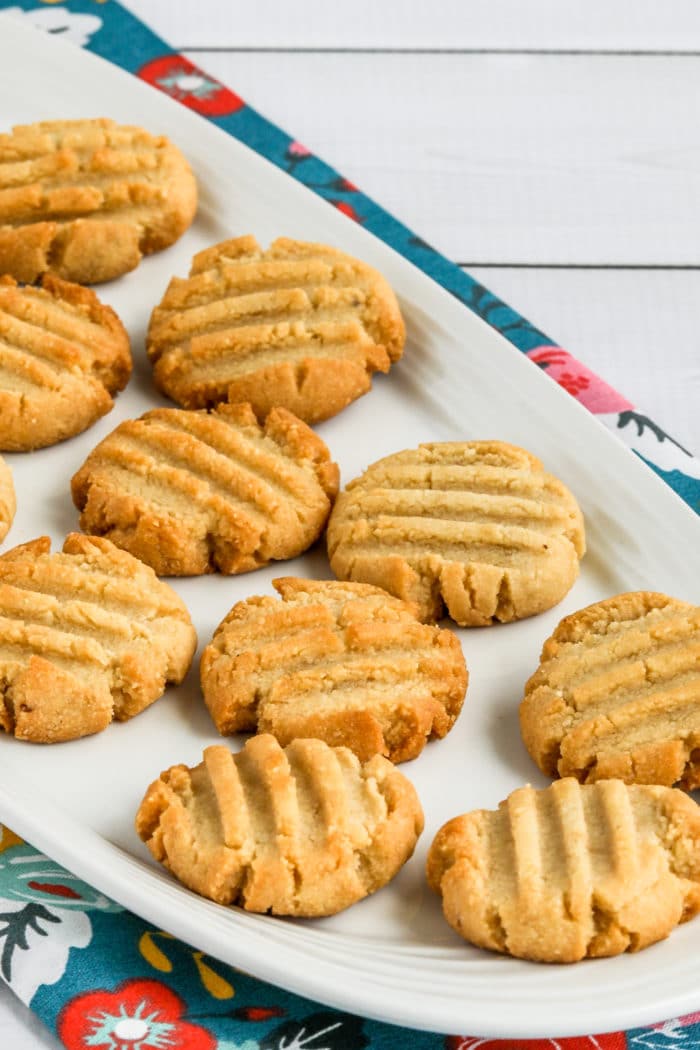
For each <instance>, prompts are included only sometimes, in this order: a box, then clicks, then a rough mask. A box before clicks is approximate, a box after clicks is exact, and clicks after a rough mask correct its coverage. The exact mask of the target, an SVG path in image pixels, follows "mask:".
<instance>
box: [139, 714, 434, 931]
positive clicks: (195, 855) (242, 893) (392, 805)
mask: <svg viewBox="0 0 700 1050" xmlns="http://www.w3.org/2000/svg"><path fill="white" fill-rule="evenodd" d="M136 830H137V832H138V834H139V835H140V836H141V838H142V839H143V840H144V842H145V843H146V844H147V845H148V848H149V849H150V851H151V853H152V854H153V856H154V857H155V858H156V860H158V861H160V862H161V863H162V864H164V865H165V866H166V867H167V868H168V869H169V870H170V871H171V872H172V873H173V874H174V875H175V876H176V877H177V878H178V879H179V880H180V882H182V883H184V885H185V886H188V887H189V888H190V889H192V890H195V891H196V892H197V893H201V894H202V895H203V896H205V897H210V898H211V899H212V900H214V901H217V902H218V903H220V904H238V905H240V906H241V907H243V908H245V909H246V910H247V911H254V912H271V913H272V914H273V915H296V916H302V917H310V916H320V915H334V914H335V913H336V912H338V911H341V910H342V909H343V908H347V907H348V906H349V905H350V904H354V903H355V902H356V901H359V900H361V899H362V898H363V897H366V896H367V895H368V894H370V893H374V892H375V890H378V889H380V888H381V887H382V886H384V885H385V884H386V883H387V882H389V880H390V879H392V878H393V877H394V875H396V873H397V872H398V871H399V869H400V868H401V867H402V865H403V864H405V862H406V861H407V860H408V858H409V857H410V856H411V854H412V853H413V850H414V847H415V844H416V841H417V839H418V836H419V835H420V833H421V831H422V830H423V812H422V810H421V805H420V802H419V801H418V797H417V795H416V792H415V789H414V787H413V785H412V784H411V783H410V781H408V780H407V779H406V777H404V776H402V774H401V773H399V772H398V770H396V769H394V767H393V766H392V764H391V763H390V762H388V761H387V760H386V759H385V758H382V757H381V755H375V756H374V758H372V759H370V761H369V762H367V763H365V764H362V763H360V761H359V760H358V759H357V757H356V756H355V755H353V753H352V752H351V751H349V750H348V749H347V748H344V747H334V748H332V747H328V745H327V744H324V743H323V741H321V740H295V741H293V743H291V744H290V745H289V746H288V747H287V748H285V749H284V750H282V748H281V747H280V746H279V744H278V743H277V741H276V740H275V738H274V737H272V736H267V735H262V736H256V737H253V738H252V740H249V741H248V742H247V743H246V745H245V747H244V749H243V750H242V751H239V752H238V754H236V755H233V754H231V752H230V751H229V749H228V748H227V747H224V746H223V745H216V746H213V747H207V748H205V751H204V760H203V762H202V763H201V764H200V765H199V766H195V768H194V769H188V768H187V766H184V765H180V766H172V767H171V768H170V769H168V770H166V771H165V772H164V773H161V775H160V778H159V779H158V780H156V781H154V783H153V784H151V786H150V787H149V788H148V791H147V792H146V795H145V797H144V800H143V802H142V803H141V806H140V808H139V811H138V814H137V816H136Z"/></svg>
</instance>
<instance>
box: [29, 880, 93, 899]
mask: <svg viewBox="0 0 700 1050" xmlns="http://www.w3.org/2000/svg"><path fill="white" fill-rule="evenodd" d="M27 886H28V887H29V889H30V890H40V891H41V892H42V893H50V894H52V895H53V896H54V897H66V898H68V899H69V900H74V901H80V900H82V899H83V898H82V897H81V896H80V894H79V893H76V892H75V890H74V889H73V888H72V887H71V886H64V884H63V883H62V882H34V881H32V882H28V883H27Z"/></svg>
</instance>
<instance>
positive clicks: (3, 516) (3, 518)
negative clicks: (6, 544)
mask: <svg viewBox="0 0 700 1050" xmlns="http://www.w3.org/2000/svg"><path fill="white" fill-rule="evenodd" d="M16 510H17V503H16V500H15V487H14V485H13V483H12V473H11V471H10V468H9V467H8V465H7V463H6V462H5V460H4V459H2V457H0V543H2V541H3V540H4V539H5V537H6V536H7V534H8V532H9V531H10V525H11V524H12V519H13V518H14V516H15V511H16Z"/></svg>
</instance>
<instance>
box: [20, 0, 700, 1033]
mask: <svg viewBox="0 0 700 1050" xmlns="http://www.w3.org/2000/svg"><path fill="white" fill-rule="evenodd" d="M2 9H4V10H5V11H6V12H8V13H10V14H12V15H14V16H15V17H18V18H23V19H28V20H29V21H30V22H32V23H33V24H35V25H37V26H39V27H41V28H43V29H45V30H46V31H48V32H51V33H56V34H60V35H61V36H63V37H64V39H65V38H68V39H70V40H72V41H73V42H74V43H76V44H77V45H79V46H82V47H88V48H89V49H90V50H92V51H94V52H95V53H96V54H98V55H101V56H102V57H104V58H107V59H109V60H110V61H112V62H115V63H116V64H118V65H120V66H122V67H123V68H124V69H126V70H128V71H129V72H131V73H133V74H135V75H136V76H139V77H140V78H141V79H142V80H144V81H146V82H147V83H149V84H152V85H153V86H154V87H156V88H157V89H159V90H161V91H163V92H165V93H166V94H168V95H170V96H171V97H172V98H175V99H177V100H178V101H179V102H181V103H182V104H183V105H185V106H187V107H189V108H190V109H193V110H194V111H195V112H197V113H200V114H202V115H203V116H205V117H207V118H208V119H210V120H212V121H214V123H216V124H218V125H219V126H220V127H222V128H224V129H225V130H226V131H228V132H229V133H230V134H232V135H235V136H236V137H237V138H239V139H240V140H241V141H243V142H245V143H246V144H247V145H248V146H250V147H252V148H253V149H255V150H257V151H258V152H259V153H261V154H262V155H263V156H265V157H267V158H268V159H269V160H271V161H273V162H274V163H275V164H277V165H278V166H279V167H281V168H283V169H284V170H285V171H287V172H288V173H289V174H290V175H292V176H293V177H294V178H296V179H298V180H299V181H301V182H303V183H304V185H306V186H308V187H310V188H311V189H313V190H315V192H317V193H318V194H320V195H321V196H322V197H324V198H325V199H326V200H327V201H328V202H329V204H331V205H332V206H333V207H335V208H337V209H338V210H339V211H342V212H343V213H344V214H345V215H347V216H348V218H350V219H352V220H354V221H355V222H360V223H362V224H363V225H364V226H366V228H367V229H368V230H371V232H372V233H374V234H376V235H377V236H378V237H380V238H381V239H382V240H384V241H386V242H387V243H388V244H390V245H391V246H392V247H393V248H395V249H396V250H397V251H399V252H401V253H402V254H403V255H404V256H406V257H407V258H408V259H410V260H411V261H412V262H413V263H415V264H416V265H417V266H418V267H420V269H422V270H423V271H425V273H427V274H429V276H431V277H433V278H434V279H435V280H436V281H438V282H439V283H440V284H442V285H443V286H444V287H445V288H447V289H448V290H449V291H451V292H452V293H453V295H455V296H456V297H457V298H458V299H460V300H461V301H462V302H463V303H464V304H465V306H466V307H468V308H469V309H470V310H473V311H474V312H475V313H477V314H478V315H479V316H480V317H482V318H483V319H484V320H485V321H486V322H487V323H488V324H490V325H491V326H492V327H494V328H496V329H497V330H498V331H499V332H501V333H502V334H503V335H504V336H505V337H506V338H507V339H508V340H510V342H511V343H513V344H514V345H515V346H516V347H518V349H519V350H521V351H523V353H525V354H527V356H528V357H529V358H530V360H531V361H532V362H533V363H534V364H535V365H537V366H538V367H539V368H542V369H544V370H546V371H547V373H548V375H550V376H551V377H552V379H554V380H555V381H556V382H558V383H559V384H560V385H561V386H563V387H564V388H565V389H566V390H568V391H569V393H571V394H572V395H573V396H574V397H576V398H577V399H578V400H579V401H581V402H582V403H583V404H584V405H585V406H586V407H587V408H589V409H590V410H591V411H592V412H595V413H596V414H597V415H598V417H599V418H600V419H602V420H603V421H604V422H605V423H606V424H607V425H608V426H609V427H611V428H612V429H613V430H614V431H615V432H616V433H617V434H618V435H619V436H620V437H621V439H622V440H623V441H625V442H626V443H627V444H628V445H629V446H630V447H631V448H633V449H634V451H635V452H636V453H637V454H638V455H639V456H641V457H642V458H643V459H644V460H645V461H646V462H647V463H648V464H649V466H650V467H651V468H652V469H653V470H655V471H656V472H657V473H658V474H660V475H661V477H662V478H664V479H665V480H666V481H667V482H668V484H669V485H671V487H672V488H673V489H674V490H675V491H676V492H677V493H678V494H679V495H680V496H681V497H682V498H683V499H684V500H686V502H688V503H689V504H690V506H692V507H693V508H694V509H695V510H697V511H699V512H700V463H699V462H698V461H697V460H695V459H693V457H692V456H691V455H690V453H688V452H687V451H686V450H685V449H683V448H682V447H681V446H680V445H679V444H678V443H677V442H676V441H674V440H673V438H671V437H670V436H669V435H668V434H666V433H664V431H663V430H662V429H661V428H660V427H659V426H658V425H657V424H655V423H654V422H653V421H652V420H651V419H649V418H648V416H646V415H645V414H644V413H643V412H642V411H640V410H639V409H637V408H635V407H634V406H633V405H632V404H630V402H629V401H627V400H626V399H625V398H624V397H622V396H621V395H620V394H618V393H616V391H614V390H612V389H611V388H610V387H609V386H608V385H607V384H606V383H604V382H603V381H602V380H601V379H599V378H598V377H597V376H595V375H594V374H593V373H592V372H590V371H589V370H588V369H587V368H586V367H585V366H583V365H582V364H580V363H579V362H578V361H576V360H575V358H573V357H572V356H571V355H570V354H569V353H568V352H567V351H566V350H564V349H562V348H561V347H558V346H556V344H554V343H553V341H552V340H551V339H549V338H548V337H547V336H546V335H545V334H544V333H543V332H541V331H539V330H538V329H537V328H535V327H534V326H533V325H532V324H530V322H529V321H526V320H525V318H523V317H521V316H520V315H519V314H517V313H516V312H515V311H514V310H512V309H511V308H510V307H509V306H507V305H506V304H505V303H503V302H502V301H501V300H500V299H498V298H497V297H496V296H494V295H493V294H492V293H491V292H489V291H488V289H487V288H485V287H484V286H483V285H481V284H479V282H477V281H475V280H474V279H473V278H472V277H470V276H469V275H468V274H466V273H464V272H463V271H462V270H460V269H459V268H458V267H457V266H455V265H454V264H453V263H451V262H449V261H448V260H447V259H445V258H444V257H442V256H441V255H439V254H438V253H437V252H435V251H434V249H432V248H431V247H430V245H428V244H426V243H425V241H423V240H421V238H420V237H417V236H415V234H413V233H412V232H411V231H410V230H408V229H406V227H404V226H402V225H401V224H400V223H399V222H397V221H396V219H394V218H392V216H390V215H388V214H387V213H386V212H385V211H383V209H382V208H380V207H379V205H377V204H375V203H374V202H373V201H371V200H370V199H369V198H368V197H365V196H364V195H363V194H362V193H361V192H360V191H359V190H358V189H357V187H355V186H354V185H353V184H352V183H350V182H348V180H347V179H345V178H343V177H342V176H341V175H339V174H338V173H337V172H335V171H333V169H332V168H330V167H329V166H328V165H327V164H325V163H324V162H323V161H322V160H320V159H319V158H318V157H316V156H314V155H313V154H311V153H310V151H309V150H308V149H306V147H304V146H303V145H302V144H301V143H299V142H297V141H296V140H294V139H292V138H290V136H289V135H287V134H285V133H284V132H283V131H281V130H280V129H279V128H277V127H275V126H274V125H272V124H270V123H269V122H268V121H266V120H265V119H264V118H263V117H262V116H260V114H258V113H256V112H255V110H253V109H252V108H251V107H250V106H248V105H247V104H246V103H245V102H244V101H243V100H242V99H241V98H239V96H238V95H236V94H234V92H233V91H230V90H229V89H228V88H226V87H224V86H223V85H222V84H220V83H218V82H217V81H216V80H213V79H212V78H211V77H210V76H208V75H207V74H206V73H205V72H204V71H202V70H200V69H198V68H197V67H195V66H193V65H192V63H191V62H189V61H188V60H187V59H186V58H184V57H183V56H181V55H178V54H176V53H174V52H173V51H172V50H171V49H170V48H168V47H167V46H166V45H165V44H164V43H163V42H162V41H161V40H160V39H159V38H158V37H156V36H155V35H154V34H153V33H152V32H151V31H150V30H149V29H148V28H147V27H146V26H144V25H142V24H141V23H140V22H139V21H138V20H137V19H135V18H134V17H133V16H132V15H131V14H129V13H128V12H127V11H126V10H125V9H123V8H122V7H120V6H119V5H118V4H117V3H116V2H114V0H110V2H109V3H100V2H96V0H67V2H65V3H63V4H60V5H58V6H57V5H56V4H55V3H50V2H47V3H45V4H43V3H37V2H36V0H19V2H16V3H13V4H7V3H3V0H0V10H2ZM0 976H1V977H2V979H3V980H4V981H5V982H6V983H7V984H8V985H9V986H10V987H11V988H12V990H13V991H14V992H15V993H16V994H17V995H18V996H19V997H20V998H21V999H22V1000H23V1001H24V1002H25V1003H27V1004H28V1005H30V1006H31V1008H32V1009H33V1010H34V1011H35V1012H36V1013H37V1014H38V1015H39V1016H40V1017H41V1018H42V1019H43V1021H44V1022H45V1023H46V1024H47V1025H48V1027H49V1028H50V1029H51V1030H52V1031H53V1032H55V1033H56V1035H57V1037H58V1038H59V1039H60V1040H61V1041H62V1042H63V1044H64V1046H65V1047H66V1048H67V1050H87V1048H97V1050H173V1048H174V1050H215V1048H218V1050H363V1048H366V1047H367V1048H370V1050H394V1048H397V1047H401V1048H403V1050H477V1048H480V1050H481V1048H483V1050H511V1048H512V1050H515V1048H516V1047H523V1046H525V1045H526V1046H527V1047H528V1050H634V1048H639V1050H662V1048H664V1050H693V1048H694V1047H697V1046H698V1045H700V1013H698V1014H692V1015H690V1016H687V1017H684V1018H681V1019H675V1020H671V1021H665V1022H663V1023H659V1024H657V1025H651V1026H647V1027H644V1028H639V1029H633V1030H630V1031H627V1032H614V1033H608V1034H605V1035H596V1036H593V1035H589V1036H581V1037H578V1038H573V1039H557V1040H554V1039H540V1040H531V1041H529V1042H527V1043H526V1042H525V1041H523V1040H517V1041H514V1040H496V1039H479V1038H477V1037H474V1036H469V1035H451V1036H441V1035H434V1034H431V1033H427V1032H415V1031H409V1030H408V1029H403V1028H397V1027H395V1026H393V1025H387V1024H381V1023H378V1022H375V1021H367V1020H364V1019H362V1018H360V1017H354V1016H351V1015H349V1014H345V1013H342V1012H340V1011H337V1010H330V1009H328V1008H327V1007H322V1006H319V1005H318V1004H316V1003H313V1002H311V1001H309V1000H305V999H302V998H300V997H299V996H296V995H292V994H290V993H287V992H284V991H281V990H280V989H278V988H274V987H272V986H270V985H267V984H264V983H263V982H261V981H259V980H257V979H255V978H253V977H249V976H247V975H244V974H242V973H239V972H237V971H235V970H233V969H232V968H231V967H229V966H226V965H225V964H223V963H220V962H218V961H216V960H214V959H210V958H208V957H207V956H205V955H204V954H203V953H202V952H200V951H196V950H194V949H192V948H190V947H188V946H187V945H185V944H183V943H182V942H180V941H178V940H177V939H176V938H174V937H173V936H172V935H171V934H169V933H167V932H165V931H163V930H158V929H155V928H152V927H150V926H149V925H148V924H147V923H145V922H144V921H143V920H141V919H139V918H137V917H136V916H135V915H132V914H131V913H130V912H128V911H125V910H124V909H123V908H122V907H120V906H119V905H117V904H115V903H114V902H113V901H110V900H108V899H107V898H106V897H104V896H103V895H102V894H100V893H98V892H97V891H96V890H94V889H93V888H92V887H90V886H88V885H87V884H86V883H84V882H82V881H81V880H80V879H77V878H76V877H75V876H73V875H71V874H70V873H69V872H67V871H66V870H65V869H63V868H61V867H60V866H59V865H57V864H55V863H54V862H53V861H52V860H50V859H49V858H47V857H45V856H43V855H42V854H39V853H37V851H36V850H35V849H34V848H33V847H32V846H30V845H29V844H27V843H25V842H23V841H22V840H21V839H20V838H18V836H17V835H15V834H14V833H13V832H12V831H10V830H9V829H7V828H3V826H2V825H0Z"/></svg>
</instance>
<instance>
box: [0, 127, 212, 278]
mask: <svg viewBox="0 0 700 1050" xmlns="http://www.w3.org/2000/svg"><path fill="white" fill-rule="evenodd" d="M196 210H197V184H196V182H195V179H194V176H193V174H192V171H191V169H190V166H189V164H188V163H187V161H186V160H185V158H184V157H183V155H182V153H181V152H180V150H179V149H177V147H176V146H174V145H173V144H172V143H171V142H170V141H169V140H168V139H167V138H165V137H164V136H163V135H151V134H149V132H147V131H144V130H143V129H142V128H138V127H130V126H124V125H118V124H115V123H114V121H113V120H108V119H97V120H50V121H42V122H40V123H37V124H28V125H22V126H18V127H15V128H13V129H12V131H11V132H10V133H9V134H5V135H0V273H9V274H12V276H13V277H16V278H17V280H18V281H26V282H27V283H30V284H31V283H32V282H34V281H36V280H37V279H38V278H39V277H41V276H42V275H43V274H45V273H52V274H56V275H57V276H58V277H63V278H65V279H66V280H68V281H77V282H78V283H80V284H96V283H98V282H100V281H109V280H111V279H112V278H113V277H119V276H120V275H121V274H123V273H127V272H128V271H129V270H133V269H134V268H135V267H136V266H138V264H139V262H140V261H141V258H142V256H143V255H149V254H150V253H151V252H157V251H160V250H161V249H162V248H167V247H168V245H170V244H172V243H173V241H176V240H177V239H178V237H180V235H181V234H183V233H184V232H185V230H186V229H187V228H188V226H189V225H190V223H191V222H192V219H193V218H194V214H195V211H196Z"/></svg>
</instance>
